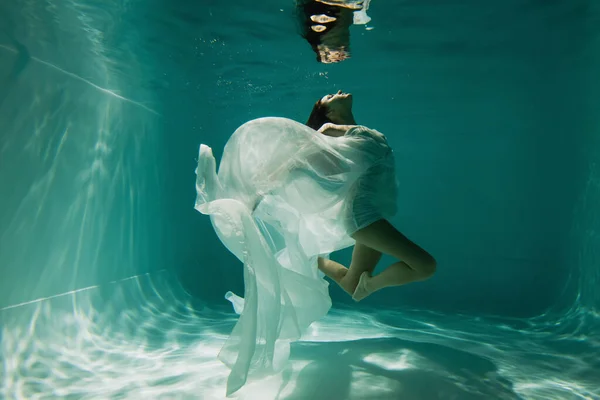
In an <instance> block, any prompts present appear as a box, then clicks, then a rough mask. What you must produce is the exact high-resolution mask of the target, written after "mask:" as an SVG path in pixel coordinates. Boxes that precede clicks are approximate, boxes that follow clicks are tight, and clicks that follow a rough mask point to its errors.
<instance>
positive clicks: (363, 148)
mask: <svg viewBox="0 0 600 400" xmlns="http://www.w3.org/2000/svg"><path fill="white" fill-rule="evenodd" d="M196 174H197V179H196V191H197V198H196V206H195V208H196V209H197V210H198V211H200V212H201V213H203V214H207V215H210V217H211V221H212V224H213V227H214V229H215V232H216V233H217V235H218V237H219V238H220V240H221V241H222V242H223V244H224V245H225V246H226V247H227V248H228V249H229V250H230V251H231V252H232V253H233V254H235V255H236V256H237V258H238V259H239V260H240V261H242V262H243V263H244V287H245V294H244V295H245V296H244V298H243V299H242V298H241V297H239V296H236V295H235V294H233V293H231V292H228V293H227V294H226V298H228V300H230V301H231V302H232V303H233V305H234V308H235V310H236V312H237V313H238V314H240V317H239V320H238V322H237V324H236V325H235V327H234V329H233V331H232V333H231V335H230V337H229V338H228V340H227V341H226V343H225V345H224V346H223V348H222V349H221V352H220V353H219V359H220V360H221V361H222V362H224V363H225V364H226V365H227V366H228V367H229V368H231V373H230V375H229V378H228V381H227V395H229V394H231V393H233V392H235V391H237V390H238V389H239V388H241V387H242V386H243V385H244V384H245V382H246V380H247V379H248V377H249V376H256V377H258V376H264V375H265V374H270V373H274V372H277V371H279V370H281V369H282V368H283V367H284V366H285V362H286V361H287V359H288V357H289V349H290V347H289V344H290V342H291V341H294V340H297V339H299V338H300V336H301V335H302V333H303V332H304V331H305V330H306V328H308V326H309V325H310V324H311V323H312V322H314V321H316V320H318V319H320V318H321V317H323V316H325V315H326V314H327V312H328V311H329V308H330V307H331V298H330V297H329V291H328V285H329V284H328V282H327V281H326V280H325V279H323V274H322V273H321V272H320V271H319V270H318V268H317V257H318V256H324V257H326V256H328V255H329V253H331V252H333V251H335V250H339V249H342V248H345V247H348V246H351V245H353V244H354V240H353V239H352V238H351V237H350V235H351V234H352V233H354V232H355V231H357V230H359V229H361V228H363V227H365V226H367V225H369V224H371V223H372V222H374V221H376V220H378V219H381V218H389V217H391V216H392V215H394V214H395V212H396V193H397V183H396V178H395V173H394V155H393V152H392V150H391V149H390V147H389V146H388V144H387V141H386V139H385V137H384V136H383V135H382V134H381V133H379V132H377V131H375V130H373V129H369V128H366V127H363V126H357V127H355V128H352V129H350V130H349V131H348V132H347V133H346V134H345V135H344V136H342V137H337V138H335V137H329V136H325V135H322V134H319V133H318V132H316V131H315V130H313V129H311V128H309V127H308V126H306V125H303V124H301V123H298V122H296V121H293V120H290V119H286V118H275V117H269V118H260V119H256V120H252V121H250V122H247V123H245V124H244V125H242V126H241V127H239V128H238V129H237V130H236V131H235V132H234V134H233V135H232V136H231V138H230V139H229V141H228V142H227V144H226V145H225V149H224V152H223V157H222V160H221V163H220V166H219V172H218V174H217V173H216V161H215V158H214V156H213V154H212V150H211V149H210V147H208V146H206V145H200V154H199V157H198V168H197V169H196Z"/></svg>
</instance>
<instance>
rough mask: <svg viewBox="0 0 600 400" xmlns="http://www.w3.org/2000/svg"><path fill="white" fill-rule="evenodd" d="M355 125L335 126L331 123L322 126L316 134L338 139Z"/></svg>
mask: <svg viewBox="0 0 600 400" xmlns="http://www.w3.org/2000/svg"><path fill="white" fill-rule="evenodd" d="M355 126H356V125H337V124H334V123H331V122H327V123H325V124H323V126H321V127H320V128H319V130H318V131H317V132H319V133H322V134H323V135H326V136H333V137H340V136H344V135H345V134H346V132H348V130H349V129H352V128H354V127H355Z"/></svg>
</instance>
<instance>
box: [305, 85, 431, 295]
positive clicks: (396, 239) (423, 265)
mask: <svg viewBox="0 0 600 400" xmlns="http://www.w3.org/2000/svg"><path fill="white" fill-rule="evenodd" d="M306 124H307V125H308V126H310V127H311V128H313V129H315V130H317V131H318V132H319V133H321V134H323V135H327V136H333V137H340V136H344V135H345V134H346V133H347V132H348V131H349V130H351V129H352V128H354V127H355V126H356V122H355V120H354V116H353V115H352V96H351V95H350V94H344V93H342V92H341V91H339V92H338V93H337V94H335V95H331V94H330V95H327V96H324V97H323V98H322V99H321V100H319V101H318V102H317V103H316V104H315V106H314V107H313V110H312V113H311V115H310V117H309V119H308V122H307V123H306ZM394 201H395V199H394ZM351 236H352V238H353V239H354V240H356V244H355V246H354V250H353V253H352V261H351V263H350V268H346V267H344V266H343V265H341V264H339V263H337V262H335V261H332V260H329V259H326V258H322V257H319V259H318V265H319V269H320V270H321V271H322V272H323V273H324V274H325V275H327V276H328V277H330V278H331V279H333V280H334V281H335V282H336V283H337V284H338V285H340V286H341V287H342V289H344V290H345V291H346V292H347V293H349V294H351V295H352V298H353V299H354V300H356V301H360V300H361V299H363V298H365V297H366V296H368V295H369V294H370V293H373V292H375V291H377V290H380V289H382V288H384V287H389V286H399V285H404V284H406V283H410V282H415V281H420V280H425V279H427V278H429V277H431V276H432V275H433V273H434V272H435V269H436V261H435V259H434V258H433V257H432V256H431V255H430V254H428V253H427V252H426V251H425V250H423V249H422V248H420V247H419V246H417V245H416V244H415V243H413V242H411V241H410V240H409V239H408V238H406V237H405V236H404V235H403V234H402V233H400V232H399V231H398V230H396V229H395V228H394V227H393V226H392V225H391V224H390V223H389V222H388V221H387V220H386V219H383V218H381V219H378V220H376V221H373V222H372V223H371V224H369V225H367V226H366V227H364V228H362V229H359V230H357V231H356V232H354V233H352V234H351ZM382 253H383V254H388V255H390V256H392V257H395V258H397V259H398V260H399V261H398V262H396V263H394V264H392V265H390V266H389V267H387V268H386V269H385V270H383V271H382V272H381V273H379V274H377V275H375V276H371V274H372V272H373V270H374V269H375V266H376V265H377V262H378V261H379V259H380V258H381V255H382ZM400 260H401V261H400Z"/></svg>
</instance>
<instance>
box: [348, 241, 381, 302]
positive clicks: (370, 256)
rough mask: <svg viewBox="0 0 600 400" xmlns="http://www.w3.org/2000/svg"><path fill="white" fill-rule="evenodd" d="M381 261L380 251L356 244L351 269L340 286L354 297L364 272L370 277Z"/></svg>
mask: <svg viewBox="0 0 600 400" xmlns="http://www.w3.org/2000/svg"><path fill="white" fill-rule="evenodd" d="M380 259H381V252H380V251H377V250H373V249H372V248H370V247H368V246H365V245H364V244H362V243H359V242H356V244H355V245H354V250H353V251H352V261H351V262H350V268H348V270H347V273H346V274H345V275H344V277H343V278H342V280H341V281H340V286H341V287H342V288H343V289H344V290H345V291H346V292H348V293H349V294H350V295H352V294H353V293H354V291H355V290H356V286H357V285H358V281H359V280H360V276H361V275H362V274H363V272H367V273H368V274H369V275H370V274H371V273H373V270H375V267H376V266H377V263H378V262H379V260H380Z"/></svg>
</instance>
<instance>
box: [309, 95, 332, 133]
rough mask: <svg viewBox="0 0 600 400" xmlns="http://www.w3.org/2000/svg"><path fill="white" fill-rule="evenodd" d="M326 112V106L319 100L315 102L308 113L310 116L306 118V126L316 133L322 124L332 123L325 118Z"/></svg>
mask: <svg viewBox="0 0 600 400" xmlns="http://www.w3.org/2000/svg"><path fill="white" fill-rule="evenodd" d="M327 111H328V110H327V106H326V105H325V104H323V103H322V102H321V100H319V101H317V102H316V103H315V105H314V106H313V109H312V111H311V112H310V116H309V117H308V121H306V125H307V126H309V127H311V128H313V129H314V130H315V131H316V130H319V128H320V127H321V126H323V124H326V123H328V122H333V121H332V120H330V119H329V117H328V116H327Z"/></svg>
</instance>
